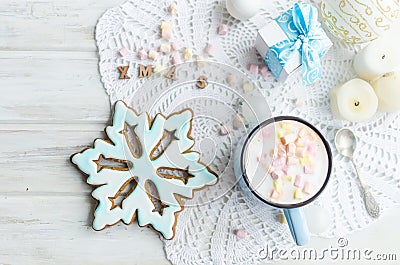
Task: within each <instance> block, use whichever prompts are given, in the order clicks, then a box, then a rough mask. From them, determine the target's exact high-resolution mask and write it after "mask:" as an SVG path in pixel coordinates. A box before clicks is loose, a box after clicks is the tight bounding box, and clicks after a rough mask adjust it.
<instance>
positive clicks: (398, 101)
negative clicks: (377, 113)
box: [372, 70, 400, 112]
mask: <svg viewBox="0 0 400 265" xmlns="http://www.w3.org/2000/svg"><path fill="white" fill-rule="evenodd" d="M372 87H373V88H374V90H375V93H376V95H377V96H378V99H379V109H380V110H382V111H388V112H394V111H398V110H400V70H398V71H395V72H390V73H387V74H385V75H383V76H382V77H381V78H379V79H378V80H376V81H374V82H372Z"/></svg>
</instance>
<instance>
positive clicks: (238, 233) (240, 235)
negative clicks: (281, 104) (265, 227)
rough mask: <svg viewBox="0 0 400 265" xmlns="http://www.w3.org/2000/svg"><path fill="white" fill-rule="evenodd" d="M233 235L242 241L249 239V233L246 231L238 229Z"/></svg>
mask: <svg viewBox="0 0 400 265" xmlns="http://www.w3.org/2000/svg"><path fill="white" fill-rule="evenodd" d="M233 233H234V234H235V235H236V236H237V237H238V238H240V239H244V238H246V237H247V232H246V231H245V230H241V229H236V230H235V231H234V232H233Z"/></svg>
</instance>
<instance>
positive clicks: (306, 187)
mask: <svg viewBox="0 0 400 265" xmlns="http://www.w3.org/2000/svg"><path fill="white" fill-rule="evenodd" d="M311 188H312V185H311V183H310V182H309V181H306V182H305V183H304V187H303V192H304V193H305V194H310V193H311Z"/></svg>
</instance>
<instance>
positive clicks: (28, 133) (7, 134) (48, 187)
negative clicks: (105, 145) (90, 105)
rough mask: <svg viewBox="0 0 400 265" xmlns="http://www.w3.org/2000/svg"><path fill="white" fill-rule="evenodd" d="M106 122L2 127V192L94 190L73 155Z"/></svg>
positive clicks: (99, 132)
mask: <svg viewBox="0 0 400 265" xmlns="http://www.w3.org/2000/svg"><path fill="white" fill-rule="evenodd" d="M104 126H105V125H100V124H98V125H82V124H77V125H62V124H58V125H55V124H47V125H46V124H42V125H38V124H35V125H30V124H25V125H11V126H10V129H4V126H3V128H2V129H0V139H1V142H2V146H1V152H0V168H1V170H0V179H1V185H0V193H1V192H7V193H13V192H22V193H35V192H36V193H57V192H58V193H74V194H86V195H88V196H89V192H90V191H91V190H92V189H91V187H90V186H89V185H87V184H86V177H85V176H84V175H83V174H81V173H80V172H79V171H78V170H77V169H76V168H75V167H74V165H73V164H72V163H71V162H70V160H69V159H70V156H71V155H72V154H73V153H76V152H79V151H81V150H82V149H84V148H86V147H87V146H91V144H92V142H93V140H94V139H95V138H99V137H104V136H105V134H104V133H103V131H102V130H103V129H104Z"/></svg>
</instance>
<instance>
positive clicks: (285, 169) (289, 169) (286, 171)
mask: <svg viewBox="0 0 400 265" xmlns="http://www.w3.org/2000/svg"><path fill="white" fill-rule="evenodd" d="M282 171H283V173H284V174H285V175H291V174H292V172H293V171H294V168H293V167H291V166H288V165H286V166H284V167H283V168H282Z"/></svg>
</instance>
